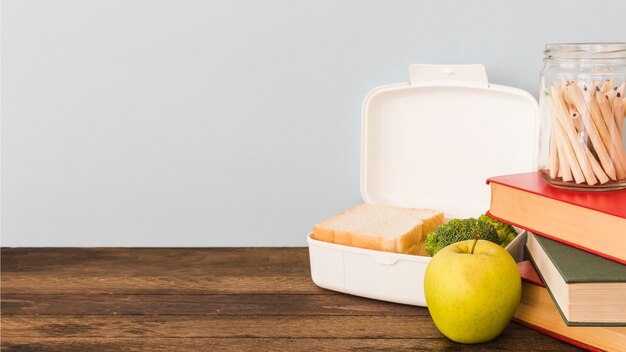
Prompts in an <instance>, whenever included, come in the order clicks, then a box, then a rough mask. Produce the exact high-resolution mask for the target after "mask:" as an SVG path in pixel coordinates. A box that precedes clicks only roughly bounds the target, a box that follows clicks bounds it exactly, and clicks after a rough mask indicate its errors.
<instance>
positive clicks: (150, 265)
mask: <svg viewBox="0 0 626 352" xmlns="http://www.w3.org/2000/svg"><path fill="white" fill-rule="evenodd" d="M2 274H3V275H2V292H3V293H32V292H37V293H48V294H68V293H144V294H145V293H149V294H172V293H288V294H311V293H315V294H328V293H330V292H328V291H326V290H323V289H320V288H319V287H317V286H315V284H314V283H313V282H312V281H311V274H310V268H309V262H308V250H307V249H306V248H273V249H269V248H240V249H233V248H215V249H169V248H133V249H106V248H94V249H11V250H3V251H2Z"/></svg>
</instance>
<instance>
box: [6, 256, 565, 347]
mask: <svg viewBox="0 0 626 352" xmlns="http://www.w3.org/2000/svg"><path fill="white" fill-rule="evenodd" d="M1 261H2V278H1V281H2V300H1V309H2V316H1V323H2V341H1V347H2V351H42V350H45V351H145V350H159V351H191V350H199V351H290V350H291V351H303V350H306V351H308V350H316V351H390V350H393V351H409V350H411V351H414V350H433V351H435V350H460V349H463V350H467V351H481V350H498V351H503V350H507V351H512V350H538V351H542V350H549V351H574V350H577V349H576V348H575V347H573V346H570V345H567V344H565V343H563V342H561V341H558V340H554V339H551V338H549V337H547V336H545V335H542V334H539V333H537V332H535V331H533V330H529V329H527V328H525V327H523V326H521V325H518V324H515V323H512V324H509V326H508V327H507V329H506V330H505V331H504V333H503V334H502V335H501V336H499V337H498V338H496V339H495V340H493V341H491V342H489V343H486V344H480V345H473V346H465V345H459V344H456V343H454V342H452V341H450V340H448V339H446V338H445V337H444V336H443V335H441V333H440V332H439V331H438V330H437V328H436V326H435V325H434V324H433V321H432V319H431V318H430V315H429V314H428V310H427V309H426V308H422V307H413V306H406V305H400V304H394V303H388V302H380V301H375V300H370V299H366V298H361V297H354V296H349V295H344V294H339V293H336V292H333V291H328V290H324V289H321V288H318V287H317V286H315V285H314V284H313V283H312V282H311V279H310V271H309V261H308V251H307V249H305V248H254V249H252V248H216V249H169V248H163V249H145V248H143V249H105V248H95V249H6V248H5V249H2V257H1Z"/></svg>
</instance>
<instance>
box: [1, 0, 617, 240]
mask: <svg viewBox="0 0 626 352" xmlns="http://www.w3.org/2000/svg"><path fill="white" fill-rule="evenodd" d="M625 13H626V2H625V1H623V0H622V1H617V0H616V1H602V2H588V1H564V0H562V1H537V0H533V1H516V2H514V1H496V0H493V1H485V0H480V1H479V0H473V1H461V0H458V1H416V0H409V1H364V0H353V1H343V0H328V1H327V0H316V1H293V0H285V1H270V0H260V1H253V0H249V1H238V0H228V1H188V0H182V1H179V0H176V1H174V0H170V1H154V0H145V1H140V0H98V1H85V0H76V1H68V0H54V1H29V0H4V1H2V9H1V22H2V23H1V38H2V40H1V45H2V48H1V59H2V61H1V64H2V71H1V79H2V87H1V94H2V95H1V98H2V109H1V113H2V136H1V137H2V145H1V147H2V155H1V156H2V159H1V160H2V174H1V176H2V179H1V181H2V203H1V211H2V214H1V215H2V219H1V220H2V226H1V230H2V246H295V245H297V246H300V245H305V235H306V233H307V232H308V231H309V230H310V228H311V227H312V225H313V224H314V223H316V222H318V221H320V220H323V219H324V218H326V217H328V216H330V215H332V214H334V213H336V212H338V211H341V210H343V209H345V208H348V207H350V206H352V205H355V204H357V203H359V202H360V201H361V196H360V193H359V143H360V141H359V138H360V107H361V102H362V100H363V98H364V96H365V95H366V93H367V92H368V91H369V90H371V89H372V88H374V87H376V86H379V85H382V84H388V83H395V82H403V81H407V80H408V66H409V64H411V63H449V64H453V63H482V64H485V65H486V67H487V71H488V75H489V79H490V81H491V82H492V83H497V84H503V85H509V86H514V87H518V88H522V89H525V90H527V91H529V92H531V93H532V94H533V95H536V93H537V90H538V84H539V72H540V70H541V67H542V65H543V63H542V57H543V55H542V51H543V45H544V44H545V43H548V42H588V41H624V40H626V23H625V22H624V21H625V20H624V14H625ZM463 142H465V141H459V143H463Z"/></svg>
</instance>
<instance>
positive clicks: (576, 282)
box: [526, 233, 626, 326]
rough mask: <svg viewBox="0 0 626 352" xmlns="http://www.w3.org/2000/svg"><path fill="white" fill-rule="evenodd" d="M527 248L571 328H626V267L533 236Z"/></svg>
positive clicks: (544, 238)
mask: <svg viewBox="0 0 626 352" xmlns="http://www.w3.org/2000/svg"><path fill="white" fill-rule="evenodd" d="M526 247H527V249H528V253H529V254H530V257H531V258H530V259H531V260H532V262H533V264H534V265H535V268H536V269H537V273H538V274H539V275H540V276H541V279H542V280H543V283H544V284H545V286H546V287H547V288H548V291H549V292H550V295H551V296H552V299H553V300H554V301H555V303H556V305H557V307H558V308H559V311H560V312H561V316H562V317H563V319H564V320H565V323H566V324H567V325H571V326H575V325H620V326H626V265H623V264H620V263H617V262H614V261H612V260H609V259H605V258H602V257H600V256H597V255H594V254H591V253H588V252H585V251H582V250H579V249H577V248H574V247H571V246H568V245H566V244H563V243H560V242H557V241H553V240H551V239H548V238H546V237H542V236H539V235H535V234H532V233H529V234H528V240H527V243H526Z"/></svg>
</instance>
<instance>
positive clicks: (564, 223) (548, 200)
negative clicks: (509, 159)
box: [487, 172, 626, 264]
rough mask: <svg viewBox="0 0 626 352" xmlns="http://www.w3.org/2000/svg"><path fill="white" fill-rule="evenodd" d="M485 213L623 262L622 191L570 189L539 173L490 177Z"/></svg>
mask: <svg viewBox="0 0 626 352" xmlns="http://www.w3.org/2000/svg"><path fill="white" fill-rule="evenodd" d="M487 183H489V184H490V185H491V206H490V209H489V215H490V216H492V217H493V218H495V219H498V220H500V221H503V222H506V223H509V224H512V225H514V226H517V227H521V228H523V229H526V230H529V231H531V232H533V233H536V234H538V235H541V236H544V237H547V238H550V239H553V240H555V241H559V242H562V243H565V244H567V245H570V246H573V247H576V248H579V249H582V250H584V251H587V252H590V253H593V254H595V255H599V256H602V257H605V258H608V259H611V260H613V261H616V262H619V263H621V264H626V190H619V191H611V192H581V191H569V190H564V189H559V188H555V187H552V186H550V185H549V184H548V183H547V182H546V181H545V180H544V179H543V178H542V177H541V176H540V175H539V173H538V172H530V173H524V174H515V175H506V176H498V177H492V178H490V179H489V180H487Z"/></svg>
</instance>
